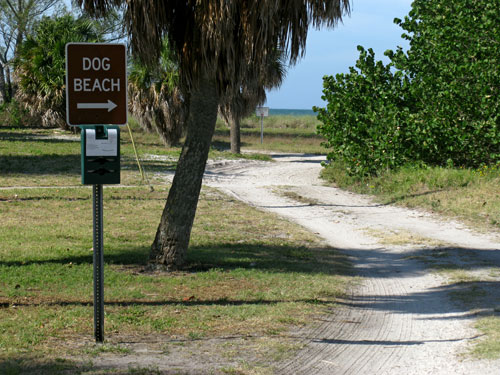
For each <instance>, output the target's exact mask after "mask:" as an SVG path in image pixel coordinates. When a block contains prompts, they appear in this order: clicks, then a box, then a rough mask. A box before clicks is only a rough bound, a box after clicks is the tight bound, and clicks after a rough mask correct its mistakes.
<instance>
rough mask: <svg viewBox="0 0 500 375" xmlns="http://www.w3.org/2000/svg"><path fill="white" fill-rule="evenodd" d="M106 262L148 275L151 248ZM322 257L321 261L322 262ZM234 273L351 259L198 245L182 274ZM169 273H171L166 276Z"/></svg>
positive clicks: (110, 255) (64, 260) (321, 251)
mask: <svg viewBox="0 0 500 375" xmlns="http://www.w3.org/2000/svg"><path fill="white" fill-rule="evenodd" d="M104 247H105V248H104V262H105V263H106V264H112V265H122V266H126V268H127V269H128V270H129V271H130V270H132V271H134V272H140V273H145V272H146V271H145V267H146V265H147V262H148V255H149V250H150V248H149V247H147V246H143V247H135V248H129V249H124V248H117V247H116V246H113V247H106V244H105V245H104ZM319 257H321V259H319ZM92 262H93V256H92V253H89V254H88V255H70V256H62V257H54V258H50V259H33V260H12V261H9V260H3V261H2V260H0V267H2V266H5V267H28V266H32V265H44V264H61V265H67V264H70V263H71V264H74V265H78V264H92ZM214 269H216V270H221V271H231V270H235V269H248V270H264V271H268V272H279V273H287V272H294V273H305V274H316V273H324V274H335V275H339V274H342V275H346V274H348V273H349V272H350V264H349V261H348V260H347V258H346V257H345V256H344V255H342V254H341V253H339V252H337V251H335V250H333V249H331V248H314V249H311V248H306V247H297V246H287V245H284V246H270V245H264V244H218V245H214V246H194V247H191V248H190V249H189V251H188V262H187V265H186V266H185V267H184V268H183V269H181V270H179V272H181V273H198V272H207V271H210V270H214ZM166 274H168V273H166Z"/></svg>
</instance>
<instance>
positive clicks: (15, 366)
mask: <svg viewBox="0 0 500 375" xmlns="http://www.w3.org/2000/svg"><path fill="white" fill-rule="evenodd" d="M91 369H92V367H91V366H90V365H88V364H82V363H76V362H74V361H70V360H67V359H62V358H55V359H46V358H41V357H34V356H30V355H26V356H21V355H16V356H12V357H10V358H5V359H2V358H0V374H5V375H21V374H37V375H56V374H61V375H62V374H75V375H79V374H85V373H87V372H88V371H89V370H91Z"/></svg>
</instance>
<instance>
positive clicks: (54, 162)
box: [0, 154, 81, 175]
mask: <svg viewBox="0 0 500 375" xmlns="http://www.w3.org/2000/svg"><path fill="white" fill-rule="evenodd" d="M80 164H81V157H80V155H79V154H70V155H58V154H50V155H47V154H44V155H0V174H2V175H10V174H15V175H20V174H21V175H48V174H49V175H53V174H56V175H57V174H61V175H79V174H80V171H81V167H80Z"/></svg>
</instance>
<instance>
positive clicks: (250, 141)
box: [214, 115, 326, 154]
mask: <svg viewBox="0 0 500 375" xmlns="http://www.w3.org/2000/svg"><path fill="white" fill-rule="evenodd" d="M318 124H319V121H318V120H317V119H316V116H288V115H274V116H269V117H266V118H264V121H263V125H264V137H263V143H262V144H261V139H260V134H261V127H260V118H257V116H255V115H253V116H250V117H248V118H246V119H243V120H242V123H241V142H242V150H249V149H250V150H260V151H262V152H270V151H273V152H276V151H278V152H295V153H308V154H326V149H325V148H324V147H322V146H321V142H322V141H323V138H322V137H321V136H319V135H317V134H316V127H317V125H318ZM228 139H229V128H228V127H227V126H226V125H225V124H224V122H223V121H222V120H220V119H219V120H218V121H217V127H216V130H215V136H214V140H215V142H218V143H219V144H220V145H222V146H223V147H225V148H228V147H229V143H228Z"/></svg>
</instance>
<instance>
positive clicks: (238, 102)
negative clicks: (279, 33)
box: [219, 49, 286, 154]
mask: <svg viewBox="0 0 500 375" xmlns="http://www.w3.org/2000/svg"><path fill="white" fill-rule="evenodd" d="M285 58H286V56H285V53H284V51H281V50H278V49H276V50H275V51H273V52H272V53H270V54H269V55H268V56H267V57H266V62H265V63H264V64H263V65H262V69H260V70H259V76H258V77H256V80H248V81H247V82H244V85H243V86H242V87H241V89H240V90H239V91H237V92H231V93H230V95H229V96H226V97H222V98H221V104H220V105H219V113H220V115H221V116H222V118H223V119H224V120H225V121H226V124H229V127H230V140H231V152H232V153H234V154H239V153H241V135H240V134H241V133H240V120H241V119H242V118H244V117H246V116H249V115H250V114H251V113H252V112H253V111H254V109H255V107H256V106H258V105H261V104H264V103H265V101H266V90H269V89H272V88H276V87H279V86H280V85H281V83H282V82H283V80H284V79H285V75H286V69H285ZM249 76H250V74H249Z"/></svg>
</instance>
